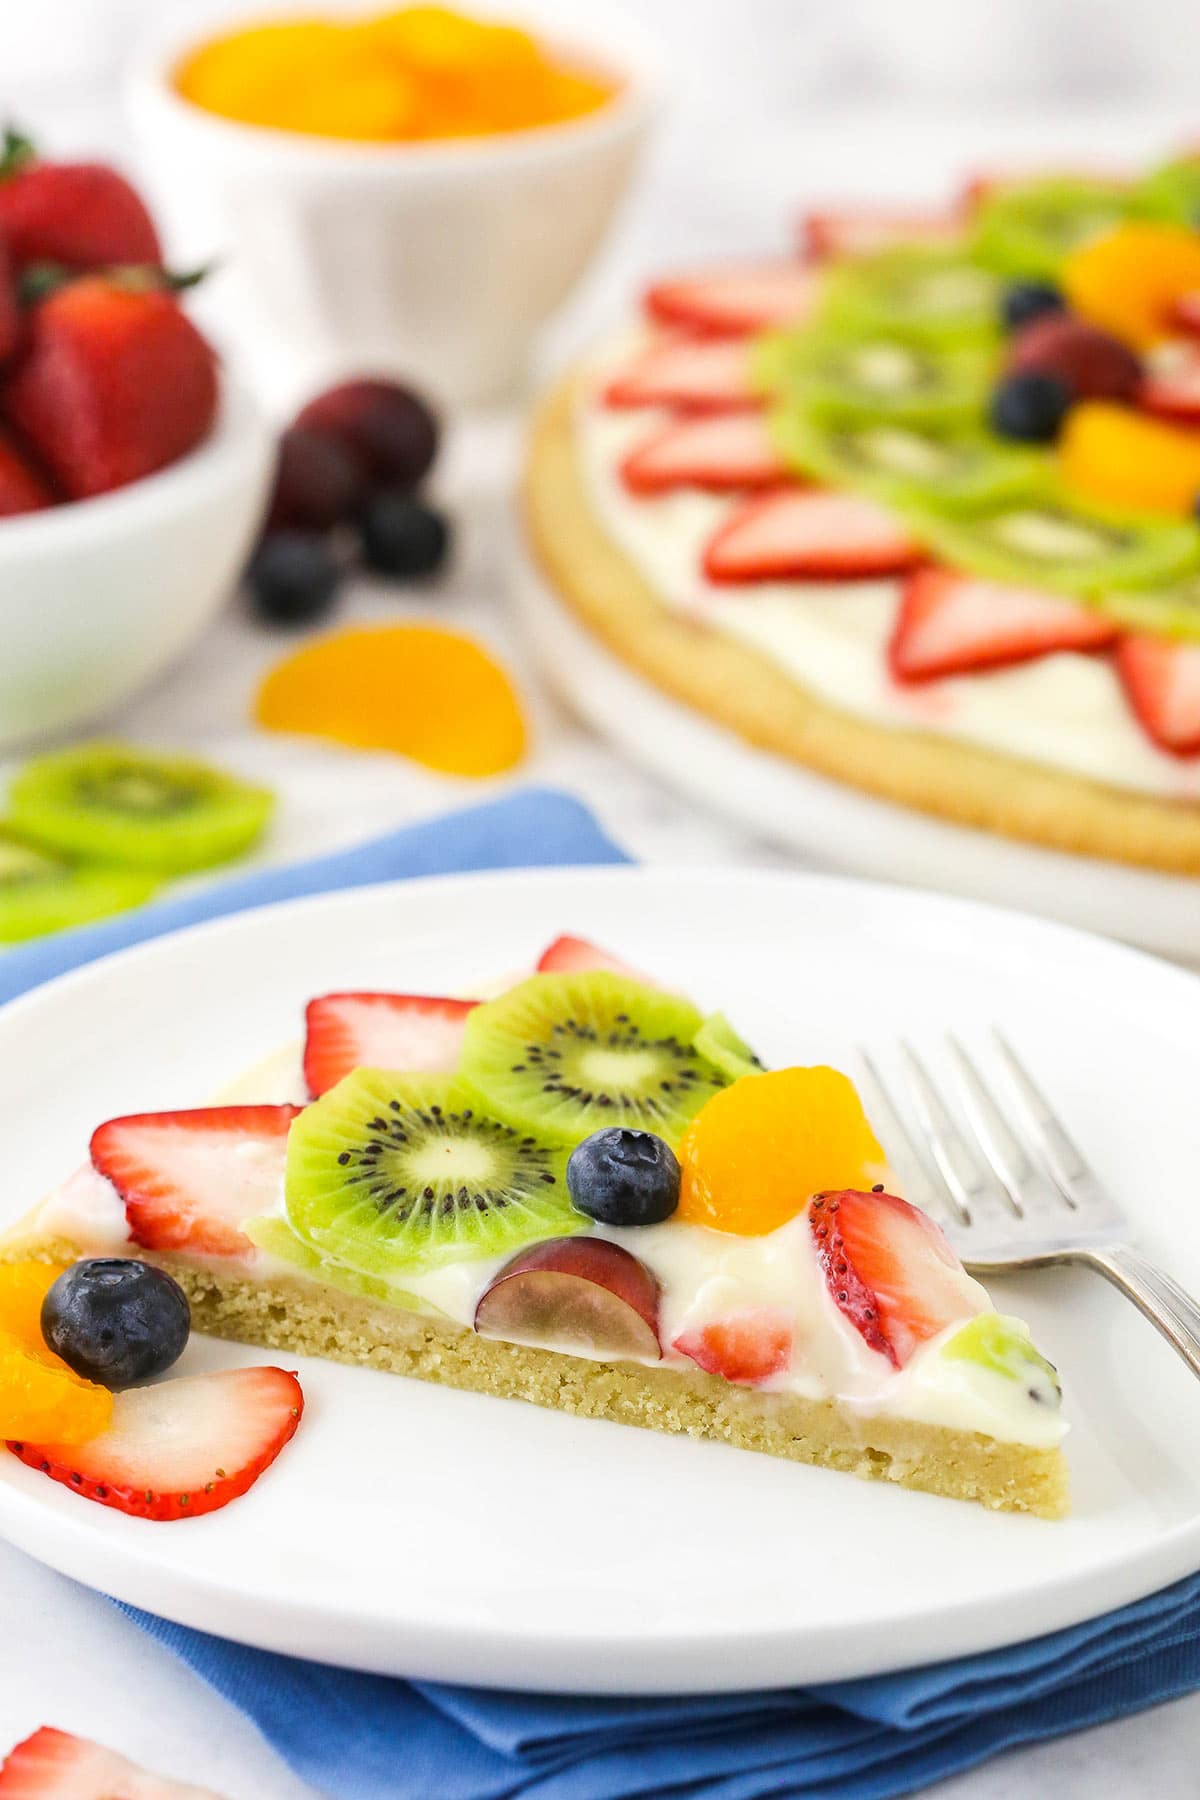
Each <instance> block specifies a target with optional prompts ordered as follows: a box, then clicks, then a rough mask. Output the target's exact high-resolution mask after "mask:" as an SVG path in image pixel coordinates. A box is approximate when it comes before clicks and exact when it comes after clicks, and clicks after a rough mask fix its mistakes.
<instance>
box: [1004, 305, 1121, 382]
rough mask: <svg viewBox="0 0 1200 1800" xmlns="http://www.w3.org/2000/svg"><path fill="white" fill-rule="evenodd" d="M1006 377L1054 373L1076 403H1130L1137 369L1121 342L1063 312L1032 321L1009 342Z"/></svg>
mask: <svg viewBox="0 0 1200 1800" xmlns="http://www.w3.org/2000/svg"><path fill="white" fill-rule="evenodd" d="M1006 366H1007V372H1008V373H1009V374H1010V375H1018V374H1019V375H1024V374H1037V375H1054V376H1057V378H1058V379H1059V380H1060V381H1063V382H1065V383H1066V385H1067V387H1068V388H1070V390H1071V394H1072V397H1073V398H1074V399H1076V400H1132V399H1133V397H1134V395H1135V394H1136V393H1137V391H1138V387H1139V385H1140V383H1141V379H1142V366H1141V364H1140V363H1139V361H1138V359H1137V357H1136V356H1135V355H1134V354H1133V351H1132V350H1131V349H1130V348H1129V346H1128V345H1127V344H1123V343H1121V341H1120V339H1119V338H1115V337H1110V336H1109V334H1108V332H1107V331H1100V330H1099V329H1098V328H1097V327H1096V326H1094V325H1086V324H1084V322H1083V320H1082V319H1075V318H1072V317H1071V316H1070V314H1069V313H1050V314H1046V315H1045V316H1043V317H1042V318H1040V319H1034V320H1033V321H1032V322H1031V323H1030V324H1028V325H1026V326H1025V327H1024V329H1023V330H1022V331H1019V332H1018V333H1017V335H1016V337H1015V338H1014V339H1013V341H1012V347H1011V350H1010V352H1009V357H1008V363H1007V365H1006Z"/></svg>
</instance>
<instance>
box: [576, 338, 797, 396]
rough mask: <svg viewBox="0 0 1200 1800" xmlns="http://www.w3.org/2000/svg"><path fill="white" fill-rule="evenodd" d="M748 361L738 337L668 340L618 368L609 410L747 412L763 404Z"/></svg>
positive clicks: (606, 392) (608, 389)
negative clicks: (646, 408)
mask: <svg viewBox="0 0 1200 1800" xmlns="http://www.w3.org/2000/svg"><path fill="white" fill-rule="evenodd" d="M749 365H750V358H749V352H748V350H747V347H746V345H745V344H744V343H743V342H742V341H741V340H740V339H739V338H697V337H669V338H663V339H660V341H659V342H658V343H656V344H651V346H650V348H649V349H648V350H643V351H642V352H641V353H640V355H638V356H635V357H634V359H633V361H632V362H630V363H627V364H626V365H625V367H624V368H623V369H619V370H618V371H617V373H616V374H615V375H614V376H613V378H612V380H611V381H610V382H609V384H608V386H607V387H606V388H605V390H604V394H603V400H604V404H605V405H606V406H615V407H635V406H671V407H675V408H676V409H677V410H678V411H680V412H689V413H709V412H743V411H747V410H750V409H752V408H754V407H756V406H761V405H762V403H763V402H762V396H761V395H759V394H756V393H755V391H754V389H753V388H752V387H751V385H750V367H749Z"/></svg>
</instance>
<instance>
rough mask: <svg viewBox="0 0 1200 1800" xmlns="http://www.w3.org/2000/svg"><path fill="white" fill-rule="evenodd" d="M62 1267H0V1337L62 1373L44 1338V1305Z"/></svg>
mask: <svg viewBox="0 0 1200 1800" xmlns="http://www.w3.org/2000/svg"><path fill="white" fill-rule="evenodd" d="M64 1266H65V1265H64V1264H62V1263H45V1262H13V1263H0V1334H3V1336H4V1337H6V1338H14V1339H15V1340H16V1341H17V1342H18V1343H19V1344H20V1345H21V1347H22V1349H24V1350H28V1351H30V1352H31V1353H32V1354H33V1355H35V1356H39V1357H41V1358H42V1359H43V1360H45V1361H48V1362H50V1363H51V1364H53V1365H54V1367H55V1368H60V1369H63V1368H65V1367H66V1364H65V1363H62V1362H60V1361H59V1359H58V1357H57V1356H55V1354H54V1352H53V1351H52V1350H51V1349H49V1348H48V1346H47V1344H46V1340H45V1339H44V1338H43V1336H42V1301H43V1300H44V1299H45V1298H46V1295H47V1293H48V1292H49V1290H50V1288H51V1287H53V1285H54V1283H55V1282H56V1281H57V1280H58V1278H59V1276H60V1275H61V1274H62V1272H63V1268H64Z"/></svg>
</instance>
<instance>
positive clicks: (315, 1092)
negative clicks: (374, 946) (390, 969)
mask: <svg viewBox="0 0 1200 1800" xmlns="http://www.w3.org/2000/svg"><path fill="white" fill-rule="evenodd" d="M477 1005H478V1001H475V1000H446V999H442V998H440V997H436V996H434V995H430V994H322V995H321V996H320V997H319V998H318V999H316V1000H310V1001H309V1003H308V1008H307V1010H306V1012H305V1015H304V1016H305V1022H306V1025H307V1028H308V1029H307V1036H306V1037H305V1040H304V1079H305V1081H306V1082H307V1083H308V1091H309V1093H310V1094H311V1095H312V1097H313V1099H314V1100H316V1099H317V1098H318V1097H319V1096H320V1095H321V1094H323V1093H325V1091H326V1089H327V1088H331V1087H333V1086H334V1084H335V1083H336V1082H339V1081H340V1080H341V1079H342V1076H343V1075H349V1073H350V1071H351V1069H404V1070H407V1071H410V1072H416V1071H420V1072H421V1073H422V1074H427V1075H442V1074H446V1075H448V1074H449V1073H450V1072H451V1070H452V1069H455V1068H457V1066H458V1057H459V1052H460V1051H461V1049H462V1038H463V1027H464V1026H465V1024H466V1019H467V1014H468V1013H469V1012H470V1010H471V1008H472V1007H473V1006H477Z"/></svg>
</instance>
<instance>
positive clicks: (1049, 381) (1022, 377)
mask: <svg viewBox="0 0 1200 1800" xmlns="http://www.w3.org/2000/svg"><path fill="white" fill-rule="evenodd" d="M1073 398H1074V396H1073V394H1072V392H1071V390H1070V388H1069V387H1068V386H1067V384H1066V382H1065V381H1060V380H1059V378H1058V376H1057V375H1043V374H1042V373H1041V372H1040V370H1036V369H1028V370H1025V371H1023V372H1022V373H1021V374H1019V375H1006V376H1005V378H1004V380H1003V381H1002V382H1001V383H1000V385H999V387H998V388H996V390H995V392H994V393H993V395H992V405H991V412H990V418H991V425H992V430H993V431H994V432H996V433H997V435H998V436H1000V437H1004V438H1018V439H1019V440H1020V441H1021V442H1022V443H1025V444H1049V443H1051V442H1052V441H1053V439H1054V438H1056V437H1057V436H1058V433H1059V430H1060V428H1061V426H1062V422H1063V420H1064V419H1065V418H1066V416H1067V413H1068V411H1069V410H1070V407H1071V402H1072V400H1073Z"/></svg>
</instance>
